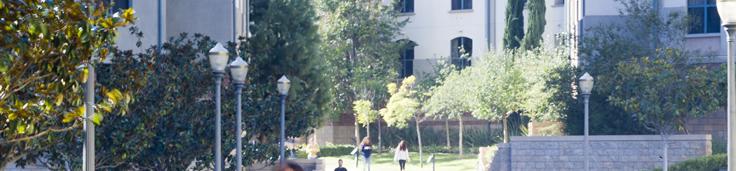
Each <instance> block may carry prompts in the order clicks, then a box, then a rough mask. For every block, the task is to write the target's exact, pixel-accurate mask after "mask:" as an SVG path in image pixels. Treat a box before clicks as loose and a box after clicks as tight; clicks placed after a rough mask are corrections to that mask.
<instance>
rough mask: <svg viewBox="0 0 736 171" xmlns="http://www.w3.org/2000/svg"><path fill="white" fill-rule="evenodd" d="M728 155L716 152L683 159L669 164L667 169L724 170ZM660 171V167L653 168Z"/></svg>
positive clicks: (678, 170)
mask: <svg viewBox="0 0 736 171" xmlns="http://www.w3.org/2000/svg"><path fill="white" fill-rule="evenodd" d="M727 159H728V156H726V154H716V155H711V156H705V157H699V158H694V159H690V160H685V161H682V162H680V163H677V164H674V165H671V166H670V167H669V169H668V170H671V171H696V170H697V171H719V170H725V169H726V167H727V166H728V160H727ZM654 170H655V171H660V170H662V169H654Z"/></svg>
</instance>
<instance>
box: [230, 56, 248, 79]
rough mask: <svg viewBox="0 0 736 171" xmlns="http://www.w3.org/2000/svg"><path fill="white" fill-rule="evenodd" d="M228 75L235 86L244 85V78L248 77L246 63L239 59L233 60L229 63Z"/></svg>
mask: <svg viewBox="0 0 736 171" xmlns="http://www.w3.org/2000/svg"><path fill="white" fill-rule="evenodd" d="M230 75H231V76H232V77H233V81H234V82H235V84H245V78H246V77H247V76H248V63H247V62H245V60H243V58H241V57H238V58H235V60H234V61H233V62H231V63H230Z"/></svg>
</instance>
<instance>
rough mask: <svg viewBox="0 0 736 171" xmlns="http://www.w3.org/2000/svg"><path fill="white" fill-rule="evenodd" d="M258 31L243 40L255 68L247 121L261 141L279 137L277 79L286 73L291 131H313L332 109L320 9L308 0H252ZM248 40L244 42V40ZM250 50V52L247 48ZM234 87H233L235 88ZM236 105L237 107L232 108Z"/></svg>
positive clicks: (246, 107)
mask: <svg viewBox="0 0 736 171" xmlns="http://www.w3.org/2000/svg"><path fill="white" fill-rule="evenodd" d="M251 3H252V4H253V14H252V16H251V19H252V21H253V22H255V23H256V25H255V26H253V27H252V31H253V37H251V38H249V39H248V40H247V45H246V46H240V49H239V51H240V53H239V54H240V55H241V56H244V55H246V54H247V55H246V57H244V59H246V61H248V63H249V64H250V68H249V71H248V79H247V80H246V88H245V89H244V93H245V94H246V97H247V98H244V99H247V100H245V102H246V103H245V105H244V108H243V109H244V119H246V123H245V127H246V128H247V129H248V130H249V134H250V135H252V136H256V138H257V139H258V140H259V141H261V142H264V143H266V142H271V141H274V140H276V139H277V138H278V134H277V132H278V117H274V114H276V113H278V112H279V108H278V106H277V104H279V101H278V92H277V91H276V80H277V79H278V78H279V77H281V75H286V76H287V77H288V78H289V80H291V88H290V91H289V96H288V99H287V106H286V109H287V110H286V115H287V117H286V122H287V123H286V126H287V130H289V131H286V132H287V136H301V135H306V134H308V133H309V132H310V131H311V130H312V128H315V127H317V125H318V124H319V121H320V120H321V118H322V116H323V115H327V114H329V113H331V112H332V111H333V110H332V109H333V108H332V102H333V101H332V99H333V98H332V94H331V93H332V83H330V82H329V78H326V74H324V73H325V72H327V67H328V66H327V65H326V63H325V58H324V57H323V56H321V55H320V54H319V49H318V47H319V44H320V41H319V37H318V34H317V26H316V25H314V23H315V21H316V19H317V18H316V16H315V11H314V9H313V6H312V5H311V2H309V1H290V0H253V1H251ZM243 43H246V42H241V44H243ZM246 52H247V53H246ZM231 92H232V91H231ZM231 111H232V110H231Z"/></svg>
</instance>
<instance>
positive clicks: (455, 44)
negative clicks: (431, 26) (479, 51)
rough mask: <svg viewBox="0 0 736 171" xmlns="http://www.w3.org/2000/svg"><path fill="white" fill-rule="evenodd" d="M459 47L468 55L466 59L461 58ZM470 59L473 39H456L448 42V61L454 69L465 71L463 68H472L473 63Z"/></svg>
mask: <svg viewBox="0 0 736 171" xmlns="http://www.w3.org/2000/svg"><path fill="white" fill-rule="evenodd" d="M460 47H462V48H463V49H464V50H465V53H466V54H468V58H462V55H463V54H460ZM472 57H473V39H471V38H469V37H456V38H454V39H452V40H450V61H451V63H452V64H453V65H455V67H457V68H458V69H465V67H468V66H472V65H473V63H472V61H471V60H470V59H471V58H472Z"/></svg>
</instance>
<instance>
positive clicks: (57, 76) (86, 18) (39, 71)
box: [0, 0, 139, 168]
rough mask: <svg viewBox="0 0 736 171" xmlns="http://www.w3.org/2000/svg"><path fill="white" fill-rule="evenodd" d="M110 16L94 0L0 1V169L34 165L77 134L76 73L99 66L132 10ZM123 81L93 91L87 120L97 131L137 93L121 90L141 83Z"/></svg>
mask: <svg viewBox="0 0 736 171" xmlns="http://www.w3.org/2000/svg"><path fill="white" fill-rule="evenodd" d="M108 11H109V8H108V7H106V6H105V5H102V3H100V2H99V1H96V0H82V1H73V0H60V1H0V18H2V21H0V27H2V28H3V29H0V36H1V37H2V40H3V43H2V44H0V73H2V74H0V168H5V167H6V166H7V165H8V164H10V163H13V162H15V161H17V160H19V159H26V160H33V159H35V158H37V157H38V155H39V151H40V150H42V149H46V148H49V147H50V146H52V145H54V144H57V143H66V141H65V140H66V139H67V138H74V137H70V136H72V135H74V133H75V132H76V133H78V132H81V125H82V123H83V122H84V118H82V116H83V114H84V111H85V110H84V106H83V100H84V99H83V90H82V89H83V88H82V87H83V85H84V82H85V80H87V70H86V69H84V70H82V71H79V70H78V68H79V66H80V65H83V64H85V65H88V66H98V62H99V61H101V60H104V59H105V58H106V57H107V56H108V55H110V54H111V51H114V45H115V42H114V37H115V35H116V34H117V32H116V29H117V28H118V27H123V26H127V25H128V24H130V23H131V22H133V20H134V17H133V11H132V10H124V11H121V12H120V13H119V15H118V16H113V15H112V14H110V13H108ZM131 72H132V71H131ZM104 76H107V75H104ZM104 76H101V77H104ZM121 79H125V80H127V81H126V82H125V83H123V84H119V85H111V86H102V87H100V86H99V85H97V87H98V89H96V90H97V91H96V94H97V95H98V97H96V99H98V100H97V101H96V102H94V103H95V104H94V105H95V109H96V110H95V113H94V114H93V117H92V118H88V119H91V120H92V121H93V122H94V123H95V124H98V125H99V124H100V123H101V121H102V118H103V115H104V114H106V113H110V112H112V111H113V110H118V111H121V113H124V111H126V110H127V109H126V108H125V105H126V104H127V103H128V102H130V99H131V97H130V93H131V92H132V91H135V88H131V89H128V91H121V89H122V88H125V87H127V86H131V87H134V86H136V85H137V84H139V82H137V81H135V80H134V79H132V78H131V77H121ZM103 97H104V98H103ZM23 164H24V163H20V165H23Z"/></svg>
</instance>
